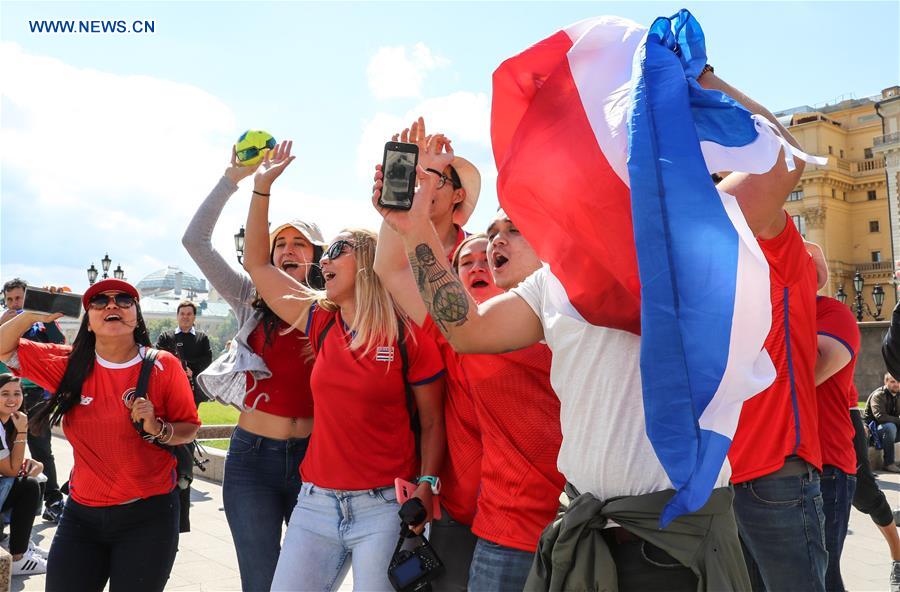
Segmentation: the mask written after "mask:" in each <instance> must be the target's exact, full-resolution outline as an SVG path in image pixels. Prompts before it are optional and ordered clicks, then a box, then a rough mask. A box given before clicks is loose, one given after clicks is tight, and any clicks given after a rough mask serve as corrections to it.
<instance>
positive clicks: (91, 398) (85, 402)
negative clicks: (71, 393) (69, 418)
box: [80, 397, 94, 405]
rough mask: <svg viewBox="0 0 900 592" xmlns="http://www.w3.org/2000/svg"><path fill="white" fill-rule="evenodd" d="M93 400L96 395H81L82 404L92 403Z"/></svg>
mask: <svg viewBox="0 0 900 592" xmlns="http://www.w3.org/2000/svg"><path fill="white" fill-rule="evenodd" d="M93 400H94V397H81V401H80V404H81V405H90V404H91V402H92V401H93Z"/></svg>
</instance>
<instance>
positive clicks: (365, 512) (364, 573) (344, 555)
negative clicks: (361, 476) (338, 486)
mask: <svg viewBox="0 0 900 592" xmlns="http://www.w3.org/2000/svg"><path fill="white" fill-rule="evenodd" d="M399 510H400V505H399V504H398V503H397V496H396V494H395V492H394V488H393V487H384V488H381V489H367V490H362V491H338V490H334V489H323V488H321V487H316V486H315V485H313V484H312V483H304V484H303V486H302V487H301V488H300V496H299V497H298V498H297V505H296V506H294V512H293V514H291V521H290V524H288V529H287V534H285V537H284V543H282V545H281V555H280V556H279V558H278V566H277V567H276V568H275V578H274V579H273V580H272V591H273V592H280V591H282V590H314V591H318V590H321V591H323V592H325V591H329V590H336V589H337V588H338V587H339V586H340V585H341V582H342V581H343V579H344V577H345V576H346V575H347V571H348V570H349V569H350V563H351V561H352V563H353V589H354V590H365V591H366V592H370V591H371V592H377V591H380V590H384V592H392V591H393V587H392V586H391V583H390V581H389V580H388V577H387V569H388V564H389V563H390V561H391V555H392V554H393V552H394V547H395V546H396V545H397V540H398V539H399V538H400V517H399V516H398V515H397V512H398V511H399Z"/></svg>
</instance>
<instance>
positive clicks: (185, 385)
mask: <svg viewBox="0 0 900 592" xmlns="http://www.w3.org/2000/svg"><path fill="white" fill-rule="evenodd" d="M157 361H158V363H159V364H160V365H161V366H162V370H160V369H159V366H157V367H156V368H155V369H154V373H156V374H157V376H155V377H153V378H155V379H156V381H158V384H160V385H161V386H162V388H160V389H159V390H156V389H154V390H155V391H156V392H155V393H154V394H155V397H154V401H153V404H154V405H156V406H157V409H158V415H159V417H162V418H163V419H165V420H166V421H171V422H187V423H192V424H194V425H200V417H199V416H198V415H197V407H196V406H195V405H194V393H193V391H192V390H191V383H190V382H189V381H188V377H187V374H185V373H184V370H183V369H182V367H181V362H180V361H179V360H178V358H176V357H175V356H173V355H172V354H170V353H169V352H166V351H161V352H159V357H158V358H157ZM152 383H153V380H151V384H152ZM163 385H164V386H163Z"/></svg>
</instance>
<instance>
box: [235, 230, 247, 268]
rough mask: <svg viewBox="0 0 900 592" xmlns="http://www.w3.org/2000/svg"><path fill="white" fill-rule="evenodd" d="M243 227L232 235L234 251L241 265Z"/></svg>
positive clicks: (242, 260)
mask: <svg viewBox="0 0 900 592" xmlns="http://www.w3.org/2000/svg"><path fill="white" fill-rule="evenodd" d="M245 236H246V235H245V234H244V227H243V226H241V229H240V230H239V231H237V233H235V235H234V250H235V251H237V260H238V263H240V264H241V265H243V264H244V238H245Z"/></svg>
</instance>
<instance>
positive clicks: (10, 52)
mask: <svg viewBox="0 0 900 592" xmlns="http://www.w3.org/2000/svg"><path fill="white" fill-rule="evenodd" d="M682 6H684V7H687V8H689V9H690V10H691V11H692V12H693V13H694V15H695V16H696V17H697V19H698V20H699V22H700V24H701V25H702V26H703V28H704V31H705V33H706V36H707V48H708V53H709V57H710V62H711V63H712V64H714V65H715V67H716V72H717V73H718V74H720V75H721V76H722V77H723V78H725V79H726V80H728V81H729V82H731V83H732V84H734V85H735V86H737V87H738V88H740V89H742V90H744V91H745V92H747V94H749V95H751V96H752V97H754V98H756V99H757V100H759V101H760V102H762V103H763V104H765V105H766V106H768V107H769V108H771V109H773V110H777V109H783V108H788V107H794V106H797V105H802V104H809V105H815V104H820V103H824V102H832V101H834V100H835V99H838V98H840V97H842V96H845V97H847V96H850V95H851V94H852V95H853V96H856V97H863V96H867V95H871V94H875V93H878V92H879V91H880V90H881V89H882V88H884V87H887V86H892V85H894V84H897V83H898V82H900V66H898V59H900V46H898V36H897V25H898V22H900V14H898V6H900V4H898V3H897V2H815V3H813V2H808V3H785V2H755V3H739V2H687V3H678V4H668V3H659V2H653V3H650V2H646V3H644V2H628V3H623V2H611V3H603V2H578V3H563V2H554V3H546V2H528V3H519V2H502V3H476V2H468V3H463V2H457V3H443V2H441V3H438V2H434V3H431V2H428V3H425V2H416V3H413V2H393V3H389V2H366V3H337V2H330V3H324V2H321V3H303V2H277V3H253V4H249V3H239V2H196V3H184V2H179V3H168V2H166V3H163V2H158V3H138V2H129V3H116V2H103V3H85V2H78V3H69V2H66V3H41V2H28V3H25V2H3V4H2V6H0V23H2V24H0V90H2V99H0V278H2V279H3V280H6V279H9V278H10V277H12V276H14V275H21V276H22V277H24V278H25V279H27V280H28V281H30V282H32V283H35V284H45V283H55V284H67V285H70V286H71V287H72V288H73V289H75V290H76V291H80V290H83V289H84V288H85V287H86V275H85V272H84V269H85V268H86V267H87V266H88V265H89V264H90V263H92V262H93V263H95V264H98V265H99V259H100V258H101V257H102V256H103V254H104V253H105V252H109V254H110V256H111V257H112V258H113V260H114V263H113V266H115V265H116V264H121V265H122V266H123V267H124V268H125V269H126V271H127V275H128V278H129V279H130V280H132V281H135V282H136V281H138V280H140V279H141V278H142V277H144V276H145V275H146V274H148V273H150V272H152V271H155V270H156V269H159V268H161V267H164V266H165V265H167V264H173V265H179V266H181V267H183V268H185V269H187V270H189V271H191V272H196V267H195V266H194V265H193V263H192V262H191V261H190V259H189V257H188V256H187V254H186V253H185V252H184V250H183V249H182V248H181V244H180V237H181V234H182V232H183V230H184V228H185V227H186V225H187V222H188V220H189V219H190V217H191V215H192V214H193V212H194V209H195V208H196V207H197V205H198V204H199V203H200V201H202V199H203V198H204V197H205V195H206V193H207V192H208V191H209V189H210V188H212V186H213V185H214V184H215V182H216V181H217V179H218V178H219V176H220V174H221V171H222V170H223V168H224V166H225V164H226V162H227V157H228V155H229V153H230V146H231V144H232V143H233V142H234V140H235V138H236V137H237V136H238V135H239V134H240V132H242V131H243V130H244V129H247V128H262V129H266V130H269V131H270V132H272V133H273V134H274V135H275V136H276V137H277V138H279V139H281V138H293V139H294V140H295V151H296V153H297V154H298V160H297V161H296V162H295V163H294V164H293V165H292V170H290V171H289V172H288V173H286V175H285V177H283V178H282V180H280V181H279V184H278V186H276V194H275V196H274V197H273V211H272V215H271V218H272V220H273V221H278V220H282V219H284V218H288V217H297V216H299V217H305V218H309V219H312V220H315V221H317V222H319V223H320V225H321V226H322V227H323V230H324V231H325V234H326V235H333V234H334V233H336V232H337V231H338V230H339V229H340V228H342V227H343V226H347V225H365V226H370V227H373V228H374V227H377V223H378V220H377V216H376V214H375V213H374V212H373V211H372V210H371V206H370V205H369V202H368V192H369V187H370V185H371V165H372V164H373V163H374V162H377V161H380V158H381V145H382V144H383V142H384V140H385V139H386V135H388V134H389V132H390V131H391V130H394V129H396V128H397V127H398V126H399V125H401V123H403V122H408V121H411V118H412V117H413V116H415V115H418V114H422V115H424V116H425V117H426V120H427V121H429V122H430V123H432V124H433V126H432V128H431V129H440V130H442V131H445V132H446V133H447V134H448V135H449V136H450V137H451V138H453V139H454V145H455V147H456V150H457V153H458V154H460V155H463V156H466V157H468V158H470V159H471V160H473V161H474V162H475V163H476V164H477V165H478V166H479V168H480V169H481V171H482V175H483V180H484V189H483V191H482V197H481V199H480V203H479V207H478V208H477V210H476V213H475V215H474V216H473V219H472V221H471V222H470V224H469V225H468V226H469V228H470V229H472V230H480V229H482V228H483V227H485V226H486V224H487V222H488V220H489V219H490V217H491V215H492V213H493V211H494V209H495V207H496V197H495V192H494V188H493V186H494V181H495V178H496V174H495V172H494V167H493V159H492V157H491V153H490V137H489V130H488V125H489V114H490V95H491V86H490V81H491V73H492V72H493V70H494V68H496V66H497V65H498V64H499V63H500V62H501V61H502V60H503V59H505V58H507V57H510V56H512V55H514V54H515V53H517V52H519V51H521V50H522V49H524V48H525V47H527V46H529V45H530V44H532V43H534V42H536V41H539V40H540V39H542V38H544V37H546V36H548V35H550V34H552V33H554V32H555V31H557V30H559V29H560V28H562V27H563V26H565V25H567V24H569V23H572V22H574V21H577V20H580V19H583V18H587V17H591V16H597V15H601V14H615V15H619V16H624V17H627V18H630V19H633V20H635V21H637V22H639V23H642V24H649V23H650V22H651V21H652V20H653V18H654V17H656V16H660V15H671V14H673V13H674V12H676V10H677V9H678V8H681V7H682ZM42 19H43V20H67V19H74V20H91V19H100V20H118V19H122V20H125V21H126V22H128V23H130V22H132V21H133V20H135V19H142V20H153V21H154V23H155V32H154V33H143V34H139V33H127V34H102V33H94V34H91V33H80V34H79V33H55V34H48V33H43V34H40V33H32V32H31V30H30V27H29V21H36V20H42ZM249 185H250V183H249V181H245V186H243V187H242V189H241V190H239V192H238V193H237V194H236V195H235V196H234V197H233V198H232V200H231V202H230V203H229V205H228V207H227V208H226V210H225V212H224V214H223V216H222V219H221V220H220V223H219V226H218V227H217V231H216V233H215V235H214V241H215V244H216V246H217V247H218V248H220V249H221V250H222V251H223V252H225V253H227V254H228V255H229V256H230V255H232V254H233V245H232V240H231V235H233V234H234V232H235V231H236V230H237V228H238V227H239V226H240V224H241V223H242V221H243V219H244V217H245V215H246V206H247V202H248V199H249V191H250V186H249Z"/></svg>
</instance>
